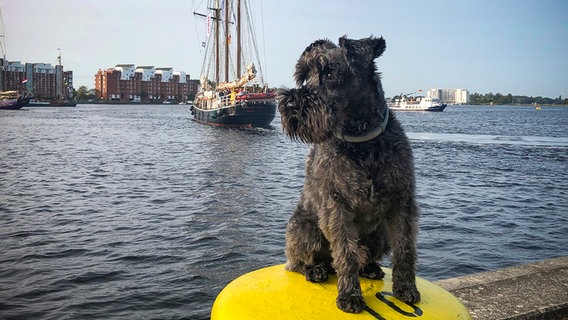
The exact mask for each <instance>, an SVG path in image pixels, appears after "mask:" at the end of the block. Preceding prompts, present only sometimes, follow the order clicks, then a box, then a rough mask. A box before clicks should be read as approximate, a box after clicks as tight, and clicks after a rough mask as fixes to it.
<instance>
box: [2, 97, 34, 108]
mask: <svg viewBox="0 0 568 320" xmlns="http://www.w3.org/2000/svg"><path fill="white" fill-rule="evenodd" d="M29 101H30V99H27V98H21V97H19V98H15V99H4V100H0V110H18V109H21V108H23V107H25V106H26V105H27V104H28V103H29Z"/></svg>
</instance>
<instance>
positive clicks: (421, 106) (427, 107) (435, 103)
mask: <svg viewBox="0 0 568 320" xmlns="http://www.w3.org/2000/svg"><path fill="white" fill-rule="evenodd" d="M388 105H389V107H390V108H391V109H392V110H395V111H438V112H441V111H444V109H446V106H447V105H446V104H445V103H443V102H442V100H440V99H438V98H425V97H417V98H407V97H402V98H401V99H395V100H394V101H391V102H389V103H388Z"/></svg>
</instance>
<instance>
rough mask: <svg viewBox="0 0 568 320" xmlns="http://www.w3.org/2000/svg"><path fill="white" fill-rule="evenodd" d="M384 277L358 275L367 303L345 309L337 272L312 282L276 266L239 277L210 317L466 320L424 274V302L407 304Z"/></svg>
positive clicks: (234, 319) (231, 319)
mask: <svg viewBox="0 0 568 320" xmlns="http://www.w3.org/2000/svg"><path fill="white" fill-rule="evenodd" d="M382 269H383V271H384V272H385V274H386V275H385V278H384V279H383V280H370V279H366V278H360V281H361V289H362V291H363V296H364V298H365V302H366V303H367V308H366V309H365V310H364V311H363V312H361V313H359V314H352V313H345V312H343V311H341V310H339V309H338V308H337V306H336V305H335V299H336V297H337V277H336V276H330V278H329V279H328V281H326V282H325V283H311V282H308V281H306V279H305V277H304V276H303V275H301V274H299V273H295V272H290V271H287V270H285V269H284V265H283V264H281V265H276V266H271V267H267V268H263V269H259V270H256V271H253V272H250V273H247V274H245V275H242V276H240V277H238V278H237V279H235V280H233V281H232V282H231V283H229V284H228V285H227V286H226V287H225V288H224V289H223V290H222V291H221V293H219V295H218V296H217V299H216V300H215V303H214V304H213V309H212V311H211V320H253V319H254V320H261V319H267V320H268V319H270V320H279V319H295V320H297V319H315V320H319V319H326V320H328V319H361V320H366V319H368V320H376V319H380V320H395V319H406V320H408V319H420V320H430V319H445V320H447V319H465V320H471V317H470V315H469V313H468V312H467V309H466V308H465V307H464V306H463V305H462V303H461V302H460V301H459V300H458V299H457V298H456V297H454V296H453V295H452V294H451V293H449V292H447V291H446V290H444V289H442V288H441V287H439V286H437V285H435V284H433V283H431V282H429V281H427V280H425V279H422V278H419V277H417V278H416V286H417V287H418V290H419V291H420V294H421V297H422V298H421V300H420V302H418V303H416V304H410V303H405V302H402V301H400V300H398V299H397V298H395V297H394V296H393V294H392V277H391V270H390V269H387V268H382Z"/></svg>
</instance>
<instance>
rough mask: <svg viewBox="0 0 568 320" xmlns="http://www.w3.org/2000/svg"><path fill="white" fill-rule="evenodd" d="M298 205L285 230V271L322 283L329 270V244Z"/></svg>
mask: <svg viewBox="0 0 568 320" xmlns="http://www.w3.org/2000/svg"><path fill="white" fill-rule="evenodd" d="M311 217H314V215H309V214H307V212H305V211H304V209H303V207H302V206H301V205H298V207H297V208H296V210H295V211H294V214H293V215H292V217H291V218H290V221H289V222H288V227H287V229H286V257H287V261H286V269H287V270H289V271H294V272H299V273H302V274H303V275H304V276H305V277H306V280H308V281H311V282H324V281H326V280H327V278H328V274H329V269H331V256H330V254H329V243H328V242H327V240H326V239H325V237H324V236H323V234H322V233H321V231H320V229H319V228H318V225H317V222H316V221H314V220H313V219H312V218H311Z"/></svg>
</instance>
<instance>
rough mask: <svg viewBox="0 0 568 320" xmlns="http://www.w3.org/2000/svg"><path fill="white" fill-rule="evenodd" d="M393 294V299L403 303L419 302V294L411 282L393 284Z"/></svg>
mask: <svg viewBox="0 0 568 320" xmlns="http://www.w3.org/2000/svg"><path fill="white" fill-rule="evenodd" d="M393 292H394V296H395V297H397V298H398V299H400V300H402V301H404V302H408V303H416V302H418V301H420V292H418V289H416V284H415V283H413V282H402V283H395V284H394V285H393Z"/></svg>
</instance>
